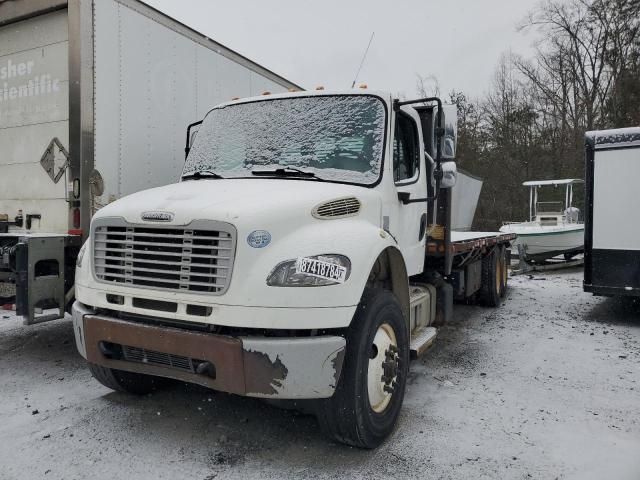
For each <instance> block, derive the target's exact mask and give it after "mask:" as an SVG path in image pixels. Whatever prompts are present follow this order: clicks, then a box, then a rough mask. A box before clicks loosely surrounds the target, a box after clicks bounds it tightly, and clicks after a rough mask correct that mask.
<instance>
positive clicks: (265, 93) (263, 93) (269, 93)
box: [262, 92, 271, 95]
mask: <svg viewBox="0 0 640 480" xmlns="http://www.w3.org/2000/svg"><path fill="white" fill-rule="evenodd" d="M262 95H271V92H262Z"/></svg>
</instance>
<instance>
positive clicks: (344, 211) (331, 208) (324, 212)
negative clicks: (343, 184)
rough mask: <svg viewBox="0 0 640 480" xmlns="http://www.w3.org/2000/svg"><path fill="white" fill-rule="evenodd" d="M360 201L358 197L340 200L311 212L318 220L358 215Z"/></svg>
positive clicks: (319, 206)
mask: <svg viewBox="0 0 640 480" xmlns="http://www.w3.org/2000/svg"><path fill="white" fill-rule="evenodd" d="M359 211H360V201H359V200H358V199H357V198H356V197H346V198H338V199H336V200H331V201H330V202H326V203H322V204H320V205H318V206H316V207H315V208H314V209H313V211H312V212H311V213H312V215H313V216H314V217H316V218H342V217H350V216H352V215H357V214H358V212H359Z"/></svg>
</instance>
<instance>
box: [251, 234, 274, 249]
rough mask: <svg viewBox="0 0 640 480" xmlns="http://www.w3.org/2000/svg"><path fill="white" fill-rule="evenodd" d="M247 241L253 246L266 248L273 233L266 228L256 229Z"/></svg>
mask: <svg viewBox="0 0 640 480" xmlns="http://www.w3.org/2000/svg"><path fill="white" fill-rule="evenodd" d="M247 243H248V244H249V246H250V247H253V248H264V247H266V246H267V245H269V244H270V243H271V234H270V233H269V232H267V231H266V230H254V231H253V232H251V233H250V234H249V236H248V237H247Z"/></svg>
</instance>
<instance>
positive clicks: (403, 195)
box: [398, 192, 438, 205]
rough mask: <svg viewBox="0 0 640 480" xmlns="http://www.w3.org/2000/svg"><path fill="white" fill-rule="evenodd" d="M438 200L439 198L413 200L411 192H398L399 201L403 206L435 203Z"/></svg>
mask: <svg viewBox="0 0 640 480" xmlns="http://www.w3.org/2000/svg"><path fill="white" fill-rule="evenodd" d="M437 199H438V197H437V196H433V197H425V198H411V194H410V193H409V192H398V200H400V201H401V202H402V204H403V205H408V204H410V203H419V202H435V201H436V200H437Z"/></svg>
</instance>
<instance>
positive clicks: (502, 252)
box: [500, 245, 510, 298]
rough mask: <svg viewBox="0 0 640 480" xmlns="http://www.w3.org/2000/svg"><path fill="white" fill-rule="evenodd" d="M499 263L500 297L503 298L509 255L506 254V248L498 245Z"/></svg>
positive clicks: (505, 288) (506, 281) (507, 277)
mask: <svg viewBox="0 0 640 480" xmlns="http://www.w3.org/2000/svg"><path fill="white" fill-rule="evenodd" d="M500 262H501V279H502V282H501V285H500V297H502V298H504V296H505V295H506V293H507V283H508V282H509V266H510V265H509V263H510V255H508V254H507V247H506V246H505V245H500Z"/></svg>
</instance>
